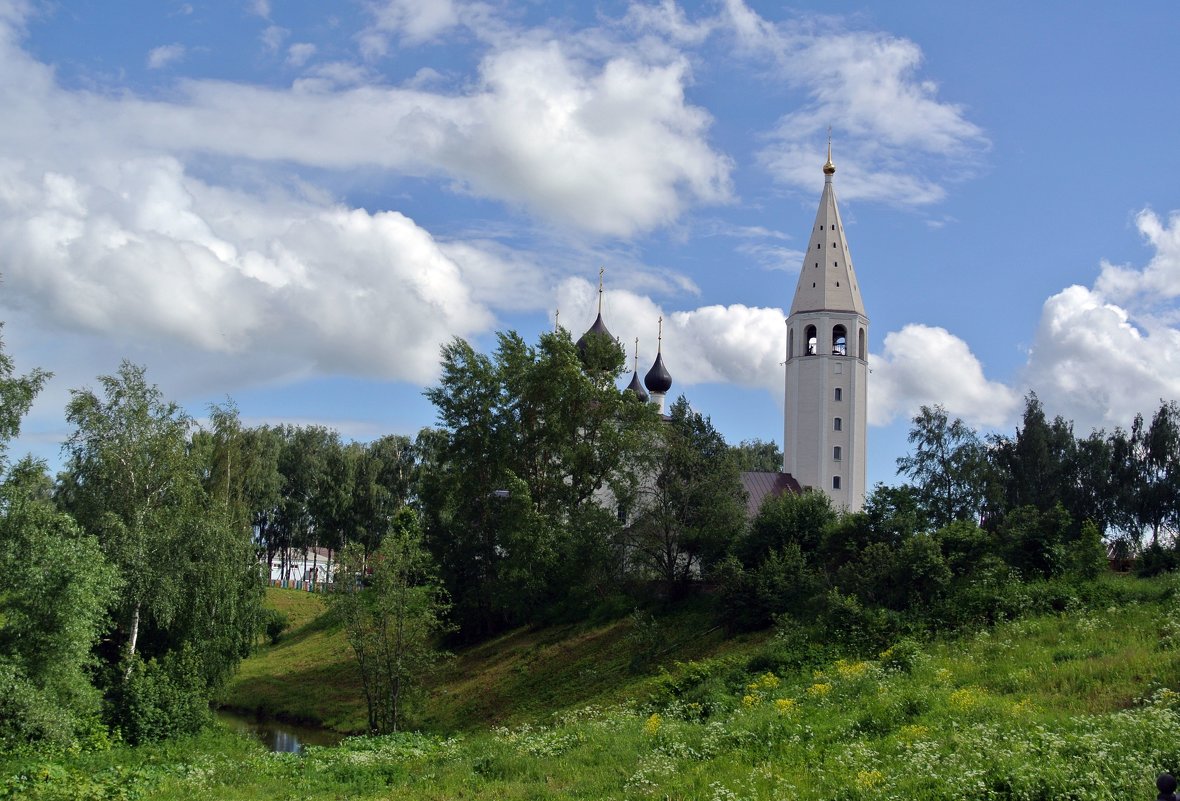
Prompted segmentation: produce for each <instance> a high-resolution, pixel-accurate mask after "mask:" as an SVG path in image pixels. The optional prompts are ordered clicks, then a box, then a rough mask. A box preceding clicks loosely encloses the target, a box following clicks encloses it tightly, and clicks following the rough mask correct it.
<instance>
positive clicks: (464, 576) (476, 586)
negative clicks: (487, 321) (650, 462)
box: [422, 330, 657, 631]
mask: <svg viewBox="0 0 1180 801" xmlns="http://www.w3.org/2000/svg"><path fill="white" fill-rule="evenodd" d="M590 339H591V341H590V342H589V343H588V344H587V347H586V348H585V349H584V350H583V351H579V349H578V347H577V346H575V345H574V343H573V342H572V341H571V340H570V338H569V335H568V333H567V332H566V331H564V330H559V331H556V332H551V333H546V334H543V335H542V336H541V338H540V341H539V342H538V344H537V345H536V346H530V345H528V344H526V343H525V342H524V341H523V340H522V339H521V337H520V336H519V335H517V334H516V333H514V332H507V333H502V334H500V335H499V338H498V347H497V349H496V351H495V353H494V354H493V355H492V356H487V355H485V354H481V353H478V352H476V351H475V349H474V348H472V347H471V345H470V344H468V343H467V342H464V341H463V340H458V339H457V340H455V341H453V342H451V343H449V344H448V345H447V346H445V347H444V348H443V361H442V371H443V374H442V380H441V382H440V385H439V386H437V387H434V388H432V389H430V390H428V391H427V392H426V395H427V397H428V398H430V400H431V401H432V402H433V403H434V405H435V407H436V409H437V410H438V420H439V424H440V433H439V434H438V435H436V436H432V438H431V440H432V449H431V455H430V456H429V457H426V458H429V460H430V461H431V462H432V463H433V464H434V465H436V467H437V469H433V470H431V471H430V472H429V474H428V476H427V480H426V481H425V482H424V484H423V485H422V493H423V494H422V501H423V504H424V506H425V507H426V512H427V519H428V531H429V535H428V536H429V540H430V543H431V547H432V549H434V551H435V553H436V554H437V555H438V557H439V560H440V564H441V565H442V569H443V575H444V576H445V577H446V581H447V586H448V587H449V588H450V589H451V591H452V593H453V594H454V600H455V604H456V611H457V614H458V616H459V619H460V620H461V621H463V623H464V624H465V625H467V626H468V627H469V628H473V629H474V630H477V631H478V630H482V631H486V630H489V629H491V628H495V627H496V626H498V625H502V624H504V623H507V622H512V621H516V620H520V619H522V618H523V616H525V615H529V614H535V612H536V611H537V610H538V608H539V607H543V606H544V605H545V604H547V603H550V602H553V601H554V600H556V599H558V598H563V597H568V596H569V595H570V594H571V593H576V592H579V591H582V590H585V589H587V588H592V587H594V586H600V585H602V583H603V582H604V581H607V580H609V578H610V577H611V575H612V570H614V569H615V568H617V565H618V558H619V556H620V554H619V549H618V547H617V545H618V543H617V538H618V523H617V520H616V516H615V514H614V510H613V509H611V510H610V511H609V512H607V511H605V510H604V507H605V506H606V505H608V504H611V505H613V504H615V503H622V504H624V505H625V504H626V503H628V502H631V501H633V500H634V498H635V497H636V492H637V487H638V482H639V478H640V476H641V475H642V474H643V472H644V469H645V468H644V464H643V461H644V459H645V457H646V454H647V453H648V452H649V450H650V446H651V444H652V443H653V442H654V438H655V436H656V434H655V432H656V426H657V421H656V414H655V412H654V410H653V409H652V408H651V407H649V406H647V405H644V404H641V403H639V402H638V400H637V399H635V398H634V397H633V396H632V395H631V394H630V393H622V392H620V391H619V390H618V389H617V388H616V386H615V380H616V378H617V377H618V375H619V374H620V372H621V370H622V365H623V359H622V354H621V352H619V349H618V346H617V345H616V344H614V343H612V342H598V341H597V339H598V338H595V337H591V338H590ZM525 578H527V580H524V579H525Z"/></svg>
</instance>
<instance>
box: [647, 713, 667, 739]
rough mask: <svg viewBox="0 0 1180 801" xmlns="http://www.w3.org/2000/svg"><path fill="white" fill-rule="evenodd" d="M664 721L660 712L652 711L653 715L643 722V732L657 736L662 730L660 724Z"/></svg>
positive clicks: (650, 735) (649, 735)
mask: <svg viewBox="0 0 1180 801" xmlns="http://www.w3.org/2000/svg"><path fill="white" fill-rule="evenodd" d="M663 722H664V721H663V719H662V718H661V717H660V713H659V712H652V713H651V717H650V718H648V719H647V722H646V723H644V724H643V733H644V734H646V735H647V736H648V737H655V736H656V734H658V733H659V731H660V724H661V723H663Z"/></svg>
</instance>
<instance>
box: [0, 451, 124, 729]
mask: <svg viewBox="0 0 1180 801" xmlns="http://www.w3.org/2000/svg"><path fill="white" fill-rule="evenodd" d="M31 467H32V465H31V464H28V465H26V466H25V469H22V470H21V471H19V473H18V475H19V474H23V475H29V474H31V473H33V472H34V471H33V470H32V469H30V468H31ZM38 494H39V493H38V492H36V490H35V485H34V490H33V491H30V488H29V486H28V485H27V484H25V483H24V482H22V481H20V480H19V479H18V480H12V478H11V477H10V478H9V480H7V481H5V482H4V484H3V485H2V486H0V576H3V577H4V587H3V590H2V591H0V750H3V746H4V745H5V744H8V745H12V744H14V743H16V742H20V741H29V740H34V741H36V740H44V741H49V742H53V743H56V744H58V745H66V744H69V743H70V742H72V741H74V740H75V739H76V738H77V737H78V736H79V735H80V734H82V733H84V732H85V731H86V730H88V729H91V728H93V727H94V726H96V724H97V719H98V712H99V701H100V695H99V693H98V691H97V690H96V689H95V688H94V686H93V685H92V683H91V681H90V668H91V667H92V665H93V658H92V655H91V649H92V648H93V647H94V645H95V644H96V643H97V641H98V638H99V635H100V634H101V633H102V631H103V630H104V628H105V627H106V623H107V604H108V603H109V602H110V601H111V600H112V598H113V596H114V593H115V590H116V587H117V579H116V575H115V572H114V570H113V569H112V568H111V567H110V566H109V565H108V564H107V562H106V560H105V559H104V558H103V555H102V551H101V550H100V549H99V546H98V543H97V542H96V541H95V540H94V538H93V537H88V536H86V535H85V534H83V533H82V532H81V531H80V530H79V529H78V527H77V525H75V523H74V521H73V520H72V519H71V518H70V517H69V516H68V515H66V514H64V513H62V512H60V511H58V510H56V509H55V508H54V507H53V506H52V504H51V503H49V502H48V501H46V500H45V499H43V498H40V497H38Z"/></svg>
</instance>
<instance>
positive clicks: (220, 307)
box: [0, 158, 492, 383]
mask: <svg viewBox="0 0 1180 801" xmlns="http://www.w3.org/2000/svg"><path fill="white" fill-rule="evenodd" d="M90 177H91V176H89V175H88V176H87V178H88V179H89V178H90ZM99 178H101V180H99ZM0 185H2V186H3V187H4V188H5V191H4V192H3V193H2V194H0V250H2V251H3V252H4V253H5V254H6V258H5V275H4V278H5V284H6V290H7V293H8V296H9V298H10V299H13V298H15V299H16V300H15V301H14V303H15V305H18V306H20V307H23V308H25V309H29V308H31V309H33V310H34V311H35V312H36V314H37V316H40V317H41V318H42V319H43V320H45V321H54V322H55V323H56V324H57V325H60V326H62V327H63V328H67V329H74V330H83V331H88V332H95V333H100V334H104V335H109V336H113V337H116V338H126V339H138V340H141V341H142V340H148V341H150V340H157V341H166V342H167V341H171V342H176V343H178V344H180V345H183V346H187V347H191V348H194V349H197V350H201V351H206V352H213V353H221V354H226V355H233V354H243V353H266V354H271V355H272V357H273V358H274V362H273V363H272V364H271V366H270V370H271V374H272V375H276V376H277V375H282V374H285V373H287V374H289V373H300V372H308V371H310V372H317V373H325V374H331V373H340V372H345V373H349V374H357V375H369V376H377V377H383V378H390V379H403V380H408V381H414V382H421V383H425V382H428V381H430V380H431V379H432V378H433V376H434V373H435V370H436V366H437V359H438V351H439V347H440V345H441V344H442V343H443V342H445V341H446V340H447V339H449V338H450V337H451V336H453V335H456V334H457V335H466V334H470V333H471V332H474V331H481V330H483V329H485V328H486V327H487V326H488V325H489V324H490V323H491V320H492V316H491V313H490V312H489V311H488V310H487V308H486V307H484V306H483V305H482V304H480V303H478V302H476V301H475V300H474V299H473V298H472V297H471V293H470V292H469V291H468V289H467V287H466V286H465V285H464V283H463V280H462V273H461V269H460V267H459V265H458V264H457V263H456V262H455V261H454V260H453V259H451V258H450V257H448V256H447V255H446V254H444V253H443V251H442V249H441V248H440V246H439V244H438V243H437V242H436V241H435V240H434V238H433V237H432V236H431V235H430V234H429V233H428V232H426V231H425V230H423V229H422V228H420V227H419V226H417V225H416V224H415V223H414V222H413V221H412V220H410V219H409V218H407V217H405V216H404V215H401V214H398V213H396V212H384V213H378V214H369V213H368V212H365V211H362V210H350V209H346V208H340V207H327V208H324V207H318V206H312V205H308V204H306V203H303V202H299V201H298V200H294V199H289V200H287V201H285V202H279V201H278V200H277V199H276V198H269V199H268V201H267V202H266V203H262V202H259V201H257V200H256V199H254V198H251V197H249V196H247V195H243V194H240V193H235V192H232V191H228V190H225V189H221V188H216V187H212V186H209V185H206V184H204V183H202V182H201V181H198V180H196V179H194V178H192V177H191V176H188V175H186V174H185V173H184V170H183V168H182V167H181V165H180V164H179V163H178V162H176V161H175V160H173V159H167V158H156V159H137V160H132V161H128V162H122V163H118V164H99V165H96V166H95V176H94V180H85V179H81V178H78V177H75V176H67V175H61V174H58V173H54V172H44V171H42V170H39V169H37V168H34V167H30V166H26V165H21V164H19V163H16V162H12V161H9V162H4V163H3V164H2V165H0ZM255 378H256V379H257V378H260V376H255Z"/></svg>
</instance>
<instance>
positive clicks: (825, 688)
mask: <svg viewBox="0 0 1180 801" xmlns="http://www.w3.org/2000/svg"><path fill="white" fill-rule="evenodd" d="M831 691H832V685H830V684H813V685H811V686H810V687H808V688H807V694H808V695H810V696H811V697H812V698H823V697H824V696H826V695H827V694H828V693H830V692H831Z"/></svg>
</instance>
